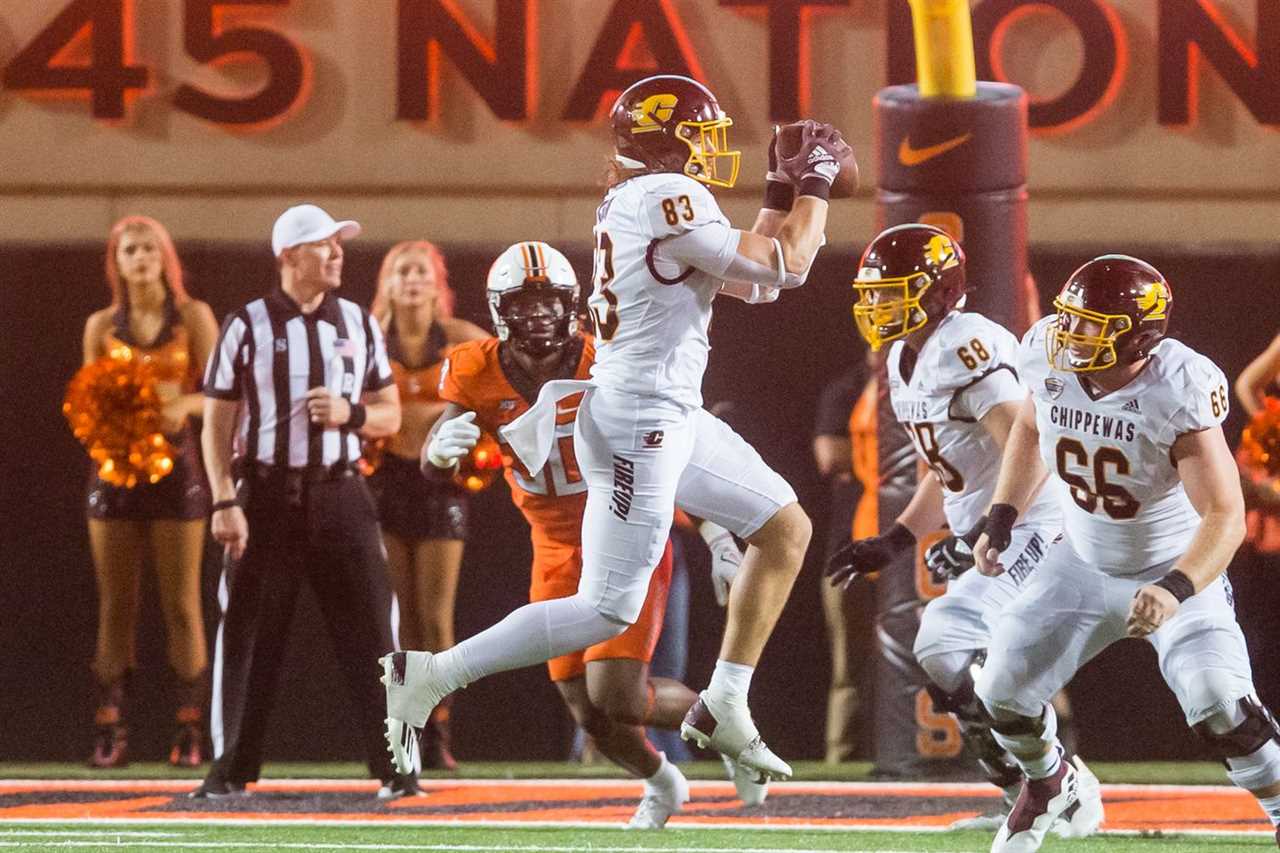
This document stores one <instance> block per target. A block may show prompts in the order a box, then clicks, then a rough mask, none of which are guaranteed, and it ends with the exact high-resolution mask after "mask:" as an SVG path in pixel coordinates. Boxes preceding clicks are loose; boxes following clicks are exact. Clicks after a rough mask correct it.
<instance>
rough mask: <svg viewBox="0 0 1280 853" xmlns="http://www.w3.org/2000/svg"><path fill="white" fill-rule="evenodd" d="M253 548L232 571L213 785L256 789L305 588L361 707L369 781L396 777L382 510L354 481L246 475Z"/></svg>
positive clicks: (340, 474) (347, 476)
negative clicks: (388, 733) (382, 675)
mask: <svg viewBox="0 0 1280 853" xmlns="http://www.w3.org/2000/svg"><path fill="white" fill-rule="evenodd" d="M242 496H243V503H244V506H245V514H246V516H247V518H248V522H249V542H248V546H247V548H246V549H245V552H244V555H243V556H242V557H241V559H240V560H239V561H238V562H236V563H234V564H231V565H229V566H228V567H227V569H226V571H225V574H224V581H225V583H226V585H227V589H228V599H227V601H226V603H225V605H224V607H223V613H222V625H221V630H220V638H219V655H220V660H221V677H220V678H219V679H218V680H217V681H218V683H216V684H215V691H218V693H216V694H215V702H219V699H220V702H219V707H218V708H215V709H214V714H215V715H216V714H217V713H218V711H219V710H221V725H220V727H219V726H218V718H217V717H216V716H214V718H213V720H212V722H213V724H214V727H215V732H214V734H215V736H216V734H217V731H216V729H218V728H220V729H221V733H222V752H221V754H220V756H219V757H218V759H217V761H215V762H214V765H213V767H212V768H211V769H210V771H209V779H210V780H219V781H225V782H229V783H245V782H253V781H256V780H257V779H258V775H259V773H260V772H261V769H262V743H263V737H264V735H265V733H266V727H267V718H268V716H269V715H270V711H271V706H272V703H273V701H274V695H275V691H276V684H277V681H278V677H279V674H280V665H281V662H282V661H283V658H284V652H285V643H286V633H287V631H288V629H289V624H290V622H291V621H292V618H293V611H294V605H295V603H296V602H297V597H298V589H299V586H300V585H301V584H302V582H303V581H306V582H308V583H310V584H311V588H312V589H313V590H314V591H315V594H316V598H317V600H318V601H319V604H320V610H321V612H322V614H323V615H324V619H325V622H326V626H327V628H328V631H329V636H330V638H331V639H332V641H333V647H334V650H335V652H336V653H337V655H338V661H339V664H340V665H341V667H342V671H343V674H344V676H345V677H346V681H347V690H348V693H349V695H350V697H351V699H352V701H353V702H354V704H355V721H356V724H357V727H358V734H359V737H360V740H361V742H362V744H363V745H364V749H365V754H366V756H367V757H368V762H369V772H370V774H371V775H372V776H373V777H375V778H378V779H381V780H383V781H384V782H386V781H389V780H390V779H391V778H392V777H393V776H394V774H395V771H394V770H393V769H392V767H391V760H390V756H389V755H388V754H387V750H386V743H385V741H384V739H383V718H384V717H385V716H386V707H385V698H384V693H383V688H382V685H381V684H380V683H379V680H378V672H377V667H376V666H375V665H374V661H375V660H376V659H377V658H378V657H379V656H380V655H384V654H387V653H388V652H390V651H391V650H392V642H391V592H390V587H389V585H388V581H387V564H386V560H385V558H384V556H383V550H382V540H381V535H380V533H379V531H378V520H377V511H376V509H375V507H374V503H373V497H372V496H371V495H370V493H369V489H368V487H367V486H366V485H365V483H364V478H363V477H360V476H359V475H358V474H355V473H354V472H353V471H349V470H340V471H337V472H324V471H321V472H320V473H319V474H316V475H313V476H310V477H306V476H299V474H298V472H283V473H277V474H262V473H261V469H259V470H258V472H257V473H253V472H251V473H249V474H248V475H247V476H246V477H245V479H244V481H243V486H242Z"/></svg>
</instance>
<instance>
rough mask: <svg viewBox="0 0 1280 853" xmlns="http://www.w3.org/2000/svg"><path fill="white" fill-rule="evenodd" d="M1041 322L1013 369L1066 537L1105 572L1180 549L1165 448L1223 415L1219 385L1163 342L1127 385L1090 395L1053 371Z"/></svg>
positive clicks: (1174, 473) (1184, 349) (1186, 537)
mask: <svg viewBox="0 0 1280 853" xmlns="http://www.w3.org/2000/svg"><path fill="white" fill-rule="evenodd" d="M1053 322H1055V317H1054V316H1049V317H1046V318H1044V319H1043V320H1041V321H1040V322H1039V323H1037V324H1036V325H1034V326H1032V327H1031V330H1030V331H1028V332H1027V334H1026V336H1025V337H1024V338H1023V340H1022V345H1021V347H1020V349H1019V369H1020V370H1021V372H1022V375H1023V378H1024V380H1025V381H1026V382H1027V385H1028V387H1029V388H1030V390H1031V395H1032V398H1033V400H1034V401H1035V408H1036V426H1037V428H1038V429H1039V430H1040V455H1041V457H1042V458H1043V459H1044V463H1045V465H1046V466H1047V467H1048V468H1049V471H1050V473H1052V474H1055V475H1056V476H1057V478H1058V479H1059V480H1061V481H1062V482H1063V483H1064V484H1066V487H1067V488H1066V491H1065V494H1063V495H1062V503H1063V516H1064V519H1063V520H1064V526H1065V529H1066V535H1067V540H1068V542H1069V543H1070V545H1071V547H1072V548H1073V549H1074V550H1075V552H1076V553H1077V554H1078V555H1079V556H1080V557H1082V558H1084V559H1085V560H1087V561H1088V562H1090V563H1092V564H1094V565H1096V566H1098V567H1099V568H1100V569H1102V570H1104V571H1106V572H1108V573H1109V574H1116V575H1129V574H1134V573H1136V572H1139V571H1141V570H1143V569H1145V568H1148V567H1150V566H1153V565H1155V564H1157V563H1160V562H1163V561H1165V560H1169V559H1173V558H1175V557H1179V556H1181V555H1182V554H1183V552H1185V551H1186V549H1187V546H1188V545H1189V544H1190V542H1191V539H1192V537H1193V536H1194V535H1195V531H1196V529H1197V527H1198V526H1199V524H1200V516H1199V514H1198V513H1197V512H1196V511H1195V508H1194V507H1193V506H1192V505H1191V501H1190V499H1188V498H1187V494H1186V491H1185V490H1184V489H1183V487H1182V480H1181V478H1180V477H1179V476H1178V470H1177V468H1176V467H1174V462H1173V456H1172V453H1171V451H1172V449H1173V443H1174V441H1175V440H1176V439H1177V438H1178V436H1180V435H1183V434H1185V433H1189V432H1197V431H1200V430H1205V429H1211V428H1213V427H1215V426H1217V425H1219V424H1221V423H1222V421H1223V419H1224V418H1225V417H1226V416H1227V405H1228V403H1227V378H1226V377H1225V376H1224V375H1223V374H1222V371H1221V370H1219V369H1218V367H1217V365H1215V364H1214V363H1213V362H1212V361H1210V360H1209V359H1207V358H1205V357H1204V356H1202V355H1200V354H1199V353H1197V352H1196V351H1195V350H1193V349H1191V348H1190V347H1188V346H1186V345H1185V344H1183V343H1181V342H1180V341H1176V340H1173V339H1172V338H1165V339H1164V340H1162V341H1160V343H1158V344H1157V345H1156V346H1155V347H1154V348H1153V349H1152V351H1151V356H1150V358H1149V359H1148V361H1147V363H1146V365H1144V366H1143V369H1142V372H1141V373H1139V374H1138V375H1137V376H1136V377H1134V379H1133V380H1132V381H1130V382H1129V384H1127V385H1125V386H1124V387H1122V388H1119V389H1117V390H1115V391H1111V392H1100V391H1097V390H1095V389H1094V387H1093V386H1092V385H1091V384H1089V383H1088V380H1087V379H1086V378H1085V377H1086V375H1087V374H1080V373H1071V372H1064V371H1059V370H1055V369H1053V368H1052V367H1051V366H1050V364H1049V361H1048V358H1047V356H1046V349H1045V336H1046V333H1047V330H1048V328H1049V326H1050V324H1052V323H1053Z"/></svg>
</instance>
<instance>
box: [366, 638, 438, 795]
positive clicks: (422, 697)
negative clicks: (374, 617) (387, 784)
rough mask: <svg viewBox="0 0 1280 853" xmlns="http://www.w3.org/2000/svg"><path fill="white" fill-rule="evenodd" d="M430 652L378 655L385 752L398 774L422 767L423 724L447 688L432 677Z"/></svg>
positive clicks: (418, 770) (414, 771)
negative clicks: (384, 704) (384, 714)
mask: <svg viewBox="0 0 1280 853" xmlns="http://www.w3.org/2000/svg"><path fill="white" fill-rule="evenodd" d="M432 657H433V656H432V654H431V652H393V653H392V654H389V655H384V656H382V657H381V658H378V663H380V664H382V679H381V680H382V683H383V684H384V685H386V689H387V732H386V737H387V751H388V752H390V753H391V763H392V764H394V765H395V768H396V771H397V772H398V773H404V774H409V773H419V772H421V770H422V750H421V748H420V747H419V744H420V742H421V740H422V727H423V726H425V725H426V723H427V718H428V717H429V716H431V712H432V711H433V710H435V707H436V705H438V704H440V700H441V699H443V698H444V697H445V696H447V695H448V694H449V692H450V691H449V690H448V689H446V688H445V687H444V686H443V685H442V684H439V683H438V681H439V679H437V678H434V677H433V675H434V672H433V668H432V666H431V663H432Z"/></svg>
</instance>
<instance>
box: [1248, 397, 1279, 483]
mask: <svg viewBox="0 0 1280 853" xmlns="http://www.w3.org/2000/svg"><path fill="white" fill-rule="evenodd" d="M1240 449H1241V450H1242V451H1243V452H1244V460H1245V463H1246V464H1248V465H1249V466H1251V467H1253V468H1257V469H1259V470H1261V471H1265V472H1266V473H1267V475H1268V476H1271V477H1280V399H1276V398H1275V397H1267V398H1265V399H1264V400H1263V401H1262V408H1261V409H1259V410H1258V413H1257V414H1256V415H1254V416H1253V419H1252V420H1251V421H1249V425H1248V426H1247V427H1245V428H1244V434H1243V435H1242V436H1241V438H1240Z"/></svg>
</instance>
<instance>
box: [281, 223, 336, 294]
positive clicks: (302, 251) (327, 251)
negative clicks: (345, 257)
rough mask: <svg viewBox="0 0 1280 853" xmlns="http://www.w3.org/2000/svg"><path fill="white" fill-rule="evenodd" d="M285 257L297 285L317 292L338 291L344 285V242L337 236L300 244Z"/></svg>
mask: <svg viewBox="0 0 1280 853" xmlns="http://www.w3.org/2000/svg"><path fill="white" fill-rule="evenodd" d="M283 257H284V260H285V263H287V264H288V265H289V267H290V270H291V273H292V278H293V281H294V283H295V284H298V285H301V286H303V287H307V288H315V289H317V290H336V289H337V288H338V287H339V285H341V284H342V240H341V238H339V237H338V235H337V234H335V235H333V236H332V237H329V238H328V239H326V240H315V241H313V242H311V243H300V244H299V245H297V246H294V247H293V248H291V249H286V250H285V253H284V255H283Z"/></svg>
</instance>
